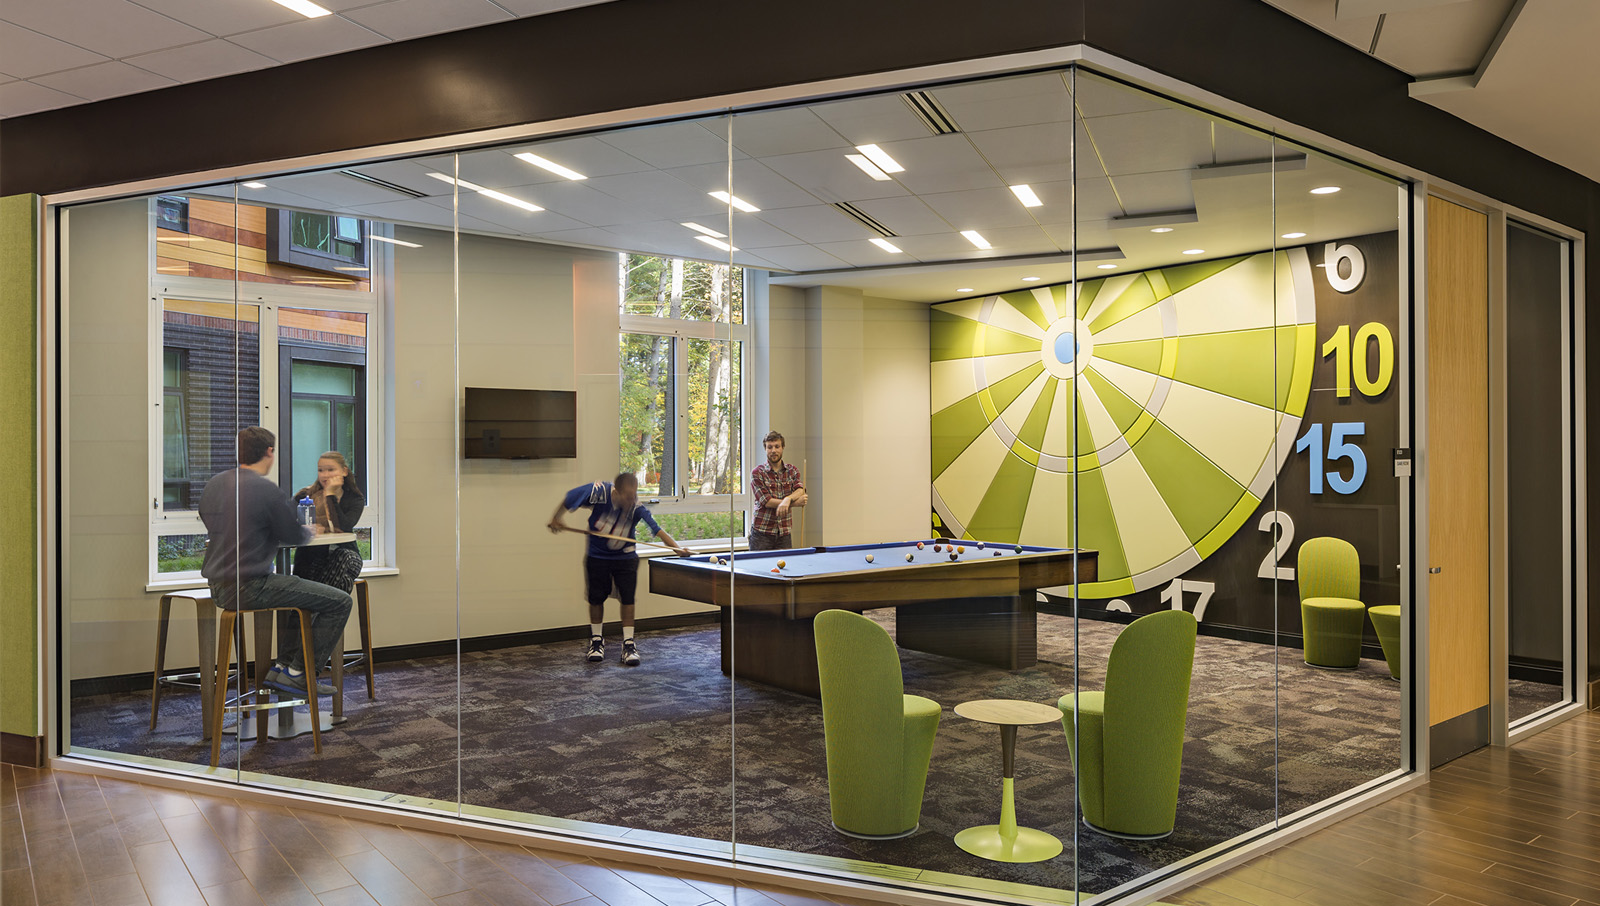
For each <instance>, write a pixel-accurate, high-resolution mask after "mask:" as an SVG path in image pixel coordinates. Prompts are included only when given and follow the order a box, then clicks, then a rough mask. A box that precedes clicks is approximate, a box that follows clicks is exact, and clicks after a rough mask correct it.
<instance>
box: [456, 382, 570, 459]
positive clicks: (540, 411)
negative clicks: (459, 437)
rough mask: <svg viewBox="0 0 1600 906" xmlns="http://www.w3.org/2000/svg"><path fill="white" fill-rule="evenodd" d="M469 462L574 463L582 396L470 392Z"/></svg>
mask: <svg viewBox="0 0 1600 906" xmlns="http://www.w3.org/2000/svg"><path fill="white" fill-rule="evenodd" d="M463 455H464V456H465V457H466V458H467V459H574V458H576V457H577V455H578V394H577V393H576V392H574V391H571V390H509V389H503V388H494V387H468V388H467V411H466V450H465V451H464V454H463Z"/></svg>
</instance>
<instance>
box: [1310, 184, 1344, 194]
mask: <svg viewBox="0 0 1600 906" xmlns="http://www.w3.org/2000/svg"><path fill="white" fill-rule="evenodd" d="M1339 188H1340V187H1339V186H1317V187H1316V188H1315V189H1312V190H1311V194H1312V195H1332V194H1333V193H1335V192H1337V191H1339Z"/></svg>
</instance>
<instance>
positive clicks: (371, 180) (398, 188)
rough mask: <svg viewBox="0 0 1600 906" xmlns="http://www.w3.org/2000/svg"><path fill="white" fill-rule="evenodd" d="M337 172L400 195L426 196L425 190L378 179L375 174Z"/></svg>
mask: <svg viewBox="0 0 1600 906" xmlns="http://www.w3.org/2000/svg"><path fill="white" fill-rule="evenodd" d="M339 173H340V174H341V175H343V176H348V177H350V178H351V179H359V180H361V181H362V182H364V183H367V184H368V185H373V186H377V187H379V188H381V189H388V190H389V191H391V192H399V193H400V194H401V195H405V196H408V197H410V198H427V197H428V193H426V192H418V191H417V190H416V189H408V188H406V187H405V186H402V185H398V184H396V183H392V182H390V181H388V180H387V179H379V178H378V177H376V176H368V175H367V174H365V173H362V172H359V171H357V170H340V171H339Z"/></svg>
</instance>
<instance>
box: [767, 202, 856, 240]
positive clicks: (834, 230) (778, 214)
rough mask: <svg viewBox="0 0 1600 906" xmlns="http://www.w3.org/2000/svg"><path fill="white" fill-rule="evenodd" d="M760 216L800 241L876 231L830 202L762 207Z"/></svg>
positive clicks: (842, 238)
mask: <svg viewBox="0 0 1600 906" xmlns="http://www.w3.org/2000/svg"><path fill="white" fill-rule="evenodd" d="M761 219H762V220H765V221H766V222H767V223H769V224H771V225H772V226H775V227H777V228H778V229H780V230H783V231H784V232H786V233H788V234H789V235H791V236H794V237H795V238H797V239H799V240H800V241H801V242H843V241H845V240H850V239H869V238H871V237H873V236H876V235H878V234H877V233H875V232H873V231H872V230H869V229H867V227H866V225H865V224H863V223H862V222H861V221H859V220H856V219H855V218H854V217H851V216H850V215H848V214H845V213H844V212H842V211H840V210H839V209H838V208H835V207H832V206H829V205H815V206H812V207H808V208H784V209H782V210H778V211H763V212H762V214H761Z"/></svg>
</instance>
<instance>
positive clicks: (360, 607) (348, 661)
mask: <svg viewBox="0 0 1600 906" xmlns="http://www.w3.org/2000/svg"><path fill="white" fill-rule="evenodd" d="M367 596H368V591H367V580H366V579H357V580H356V588H355V598H356V618H357V619H358V620H359V621H360V625H361V653H360V654H346V655H345V656H344V666H345V668H346V669H349V668H350V667H354V666H355V665H356V664H363V665H364V666H365V668H366V674H367V700H368V701H372V700H375V699H377V697H378V694H377V692H375V691H374V690H373V686H372V612H371V611H370V610H369V609H368V607H367Z"/></svg>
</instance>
